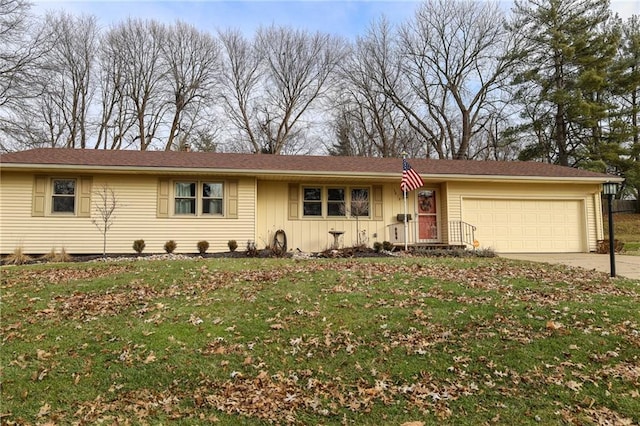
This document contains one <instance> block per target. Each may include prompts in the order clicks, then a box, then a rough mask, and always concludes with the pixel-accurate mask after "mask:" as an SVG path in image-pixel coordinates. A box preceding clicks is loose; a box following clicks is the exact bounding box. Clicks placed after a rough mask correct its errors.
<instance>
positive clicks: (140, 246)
mask: <svg viewBox="0 0 640 426" xmlns="http://www.w3.org/2000/svg"><path fill="white" fill-rule="evenodd" d="M146 246H147V245H146V244H145V243H144V240H135V241H134V242H133V250H135V252H136V253H138V254H140V253H142V250H144V248H145V247H146Z"/></svg>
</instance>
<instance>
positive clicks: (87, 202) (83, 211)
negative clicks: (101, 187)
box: [77, 177, 93, 217]
mask: <svg viewBox="0 0 640 426" xmlns="http://www.w3.org/2000/svg"><path fill="white" fill-rule="evenodd" d="M78 183H79V185H78V186H79V188H78V195H77V197H78V217H90V216H91V190H92V185H93V178H92V177H81V178H80V179H78Z"/></svg>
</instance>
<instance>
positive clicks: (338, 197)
mask: <svg viewBox="0 0 640 426" xmlns="http://www.w3.org/2000/svg"><path fill="white" fill-rule="evenodd" d="M344 193H345V191H344V188H329V189H328V190H327V216H344V215H345V213H346V212H345V204H344Z"/></svg>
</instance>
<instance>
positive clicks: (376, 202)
mask: <svg viewBox="0 0 640 426" xmlns="http://www.w3.org/2000/svg"><path fill="white" fill-rule="evenodd" d="M371 192H373V196H372V197H371V199H372V200H373V205H372V207H373V220H382V219H383V217H384V211H383V203H382V200H383V197H382V186H381V185H374V186H373V187H372V188H371Z"/></svg>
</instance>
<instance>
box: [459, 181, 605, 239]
mask: <svg viewBox="0 0 640 426" xmlns="http://www.w3.org/2000/svg"><path fill="white" fill-rule="evenodd" d="M447 188H448V191H447V205H448V213H449V220H465V203H464V201H465V199H469V200H473V199H484V200H524V201H525V202H526V201H534V200H539V201H550V202H553V201H566V202H567V203H568V204H567V206H568V207H567V208H572V209H573V208H575V209H576V213H575V221H574V223H575V224H576V226H578V227H580V229H579V231H580V237H579V238H580V239H581V241H579V243H580V246H581V247H582V249H581V250H583V251H594V250H595V249H596V244H597V243H596V241H597V239H598V235H601V233H602V222H601V220H599V219H598V214H597V210H598V209H597V206H596V203H595V201H594V200H595V196H596V195H597V194H599V192H600V186H599V185H597V184H571V185H562V184H551V183H550V184H544V183H539V184H537V183H526V184H522V183H497V182H496V183H486V182H483V183H473V182H450V183H448V184H447ZM575 203H579V206H576V204H575ZM530 205H532V204H529V206H530ZM485 207H486V206H485ZM472 225H476V224H473V223H472ZM478 232H479V233H481V231H480V230H479V231H478ZM480 244H481V245H482V244H483V241H480Z"/></svg>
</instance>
